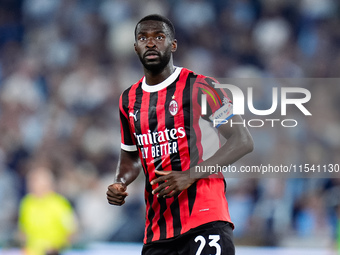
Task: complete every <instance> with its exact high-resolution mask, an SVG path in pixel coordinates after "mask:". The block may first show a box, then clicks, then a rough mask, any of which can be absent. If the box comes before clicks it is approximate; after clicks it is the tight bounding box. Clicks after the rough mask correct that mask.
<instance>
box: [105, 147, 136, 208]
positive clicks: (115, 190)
mask: <svg viewBox="0 0 340 255" xmlns="http://www.w3.org/2000/svg"><path fill="white" fill-rule="evenodd" d="M140 169H141V165H140V160H139V155H138V152H137V151H135V152H128V151H124V150H121V151H120V157H119V161H118V166H117V172H116V177H115V180H114V183H113V184H111V185H110V186H109V187H108V190H107V192H106V196H107V200H108V202H109V204H111V205H123V204H124V203H125V198H126V196H128V193H127V192H126V189H127V186H128V185H129V184H130V183H131V182H133V181H134V180H135V179H136V178H137V176H138V175H139V172H140Z"/></svg>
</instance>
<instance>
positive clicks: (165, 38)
mask: <svg viewBox="0 0 340 255" xmlns="http://www.w3.org/2000/svg"><path fill="white" fill-rule="evenodd" d="M170 34H171V33H170V29H169V28H168V26H167V25H166V24H165V23H163V22H161V21H154V20H147V21H143V22H141V23H140V24H138V26H137V30H136V42H135V51H136V53H137V55H138V57H139V59H140V61H141V62H142V64H143V66H144V67H145V69H147V70H149V71H151V72H154V73H159V72H161V71H162V70H163V69H164V67H165V66H166V65H167V64H168V63H169V61H170V59H171V54H172V52H174V51H176V48H177V42H176V40H174V39H172V38H171V36H170Z"/></svg>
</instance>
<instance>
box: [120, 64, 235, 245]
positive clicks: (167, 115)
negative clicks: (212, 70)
mask: <svg viewBox="0 0 340 255" xmlns="http://www.w3.org/2000/svg"><path fill="white" fill-rule="evenodd" d="M214 82H216V81H215V80H214V79H212V78H209V77H206V76H203V75H198V74H195V73H194V72H192V71H190V70H188V69H185V68H179V67H176V69H175V71H174V73H173V74H172V75H170V76H169V77H168V78H167V79H166V80H164V81H163V82H161V83H160V84H157V85H152V86H150V85H147V84H146V82H145V77H143V78H142V79H140V80H139V81H138V82H137V83H135V84H134V85H132V86H131V87H129V88H128V89H127V90H125V91H124V92H123V93H122V95H121V97H120V102H119V107H120V124H121V148H122V149H123V150H126V151H136V150H138V152H139V155H140V160H141V163H142V166H143V170H144V173H145V177H146V178H145V202H146V224H145V237H144V243H150V242H153V241H158V240H164V239H168V238H172V237H174V236H177V235H180V234H183V233H185V232H187V231H188V230H190V229H192V228H195V227H197V226H200V225H202V224H205V223H208V222H212V221H216V220H222V221H229V222H231V220H230V216H229V210H228V203H227V201H226V198H225V181H224V179H223V176H222V174H221V173H220V177H221V178H204V179H200V180H198V181H197V182H195V183H194V184H193V185H192V186H190V187H189V188H188V189H187V190H184V191H182V192H181V193H180V194H179V195H177V196H174V197H172V198H167V199H164V198H157V195H153V194H152V193H151V192H152V190H153V189H154V188H156V186H155V187H152V186H151V184H150V182H151V181H152V180H153V179H155V178H156V175H155V172H154V170H155V169H156V170H164V171H186V170H189V169H190V167H193V166H195V165H197V164H198V163H200V162H202V161H204V160H205V159H207V158H209V157H210V156H212V155H213V154H214V153H215V152H216V151H217V150H218V149H219V148H220V146H221V142H220V139H219V133H218V129H217V128H214V127H213V125H212V122H211V120H210V119H209V116H212V115H213V114H214V113H215V112H216V111H218V110H219V109H221V107H222V106H223V102H222V101H223V100H222V99H221V97H224V98H223V99H224V102H225V101H228V102H229V103H230V101H229V99H228V97H227V96H226V94H222V93H221V91H218V92H217V91H216V90H215V89H214V86H213V83H214ZM202 94H205V95H207V96H206V102H205V103H206V112H207V114H205V115H202V114H201V113H202V111H201V110H202V102H203V101H202ZM201 101H202V102H201ZM229 115H230V114H229ZM229 117H231V115H230V116H229ZM155 185H159V184H155Z"/></svg>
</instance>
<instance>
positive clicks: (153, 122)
mask: <svg viewBox="0 0 340 255" xmlns="http://www.w3.org/2000/svg"><path fill="white" fill-rule="evenodd" d="M151 97H152V98H150V106H149V109H150V110H149V119H148V120H149V128H150V130H158V122H159V117H158V116H157V111H156V109H157V106H158V105H157V104H158V92H156V93H152V94H151ZM151 108H154V109H151ZM154 166H155V169H157V170H160V171H161V170H163V166H162V157H158V158H155V161H154ZM159 184H161V183H159ZM157 200H158V203H159V214H158V215H159V219H158V220H157V224H158V226H159V239H160V240H162V239H166V220H165V218H164V212H165V210H166V208H167V206H166V201H165V199H164V198H161V197H160V198H157Z"/></svg>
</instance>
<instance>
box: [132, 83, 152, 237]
mask: <svg viewBox="0 0 340 255" xmlns="http://www.w3.org/2000/svg"><path fill="white" fill-rule="evenodd" d="M135 93H136V95H138V96H136V99H135V103H134V109H141V106H142V104H143V103H144V102H143V95H144V93H143V89H142V87H141V83H140V84H139V85H138V87H137V89H136V91H135ZM140 116H141V115H139V117H140ZM135 129H136V130H142V127H141V121H140V119H139V121H136V123H135ZM143 164H144V166H145V168H146V166H147V162H146V160H145V159H143ZM144 172H145V180H146V183H145V189H146V192H147V194H148V199H147V200H148V201H149V208H148V212H147V218H148V221H149V226H147V231H146V235H147V236H146V239H147V242H151V240H152V238H153V232H152V220H153V218H154V216H155V212H154V210H153V208H152V204H153V195H152V193H151V192H152V187H151V185H150V183H149V181H148V180H149V173H148V171H147V170H146V169H145V171H144Z"/></svg>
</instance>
